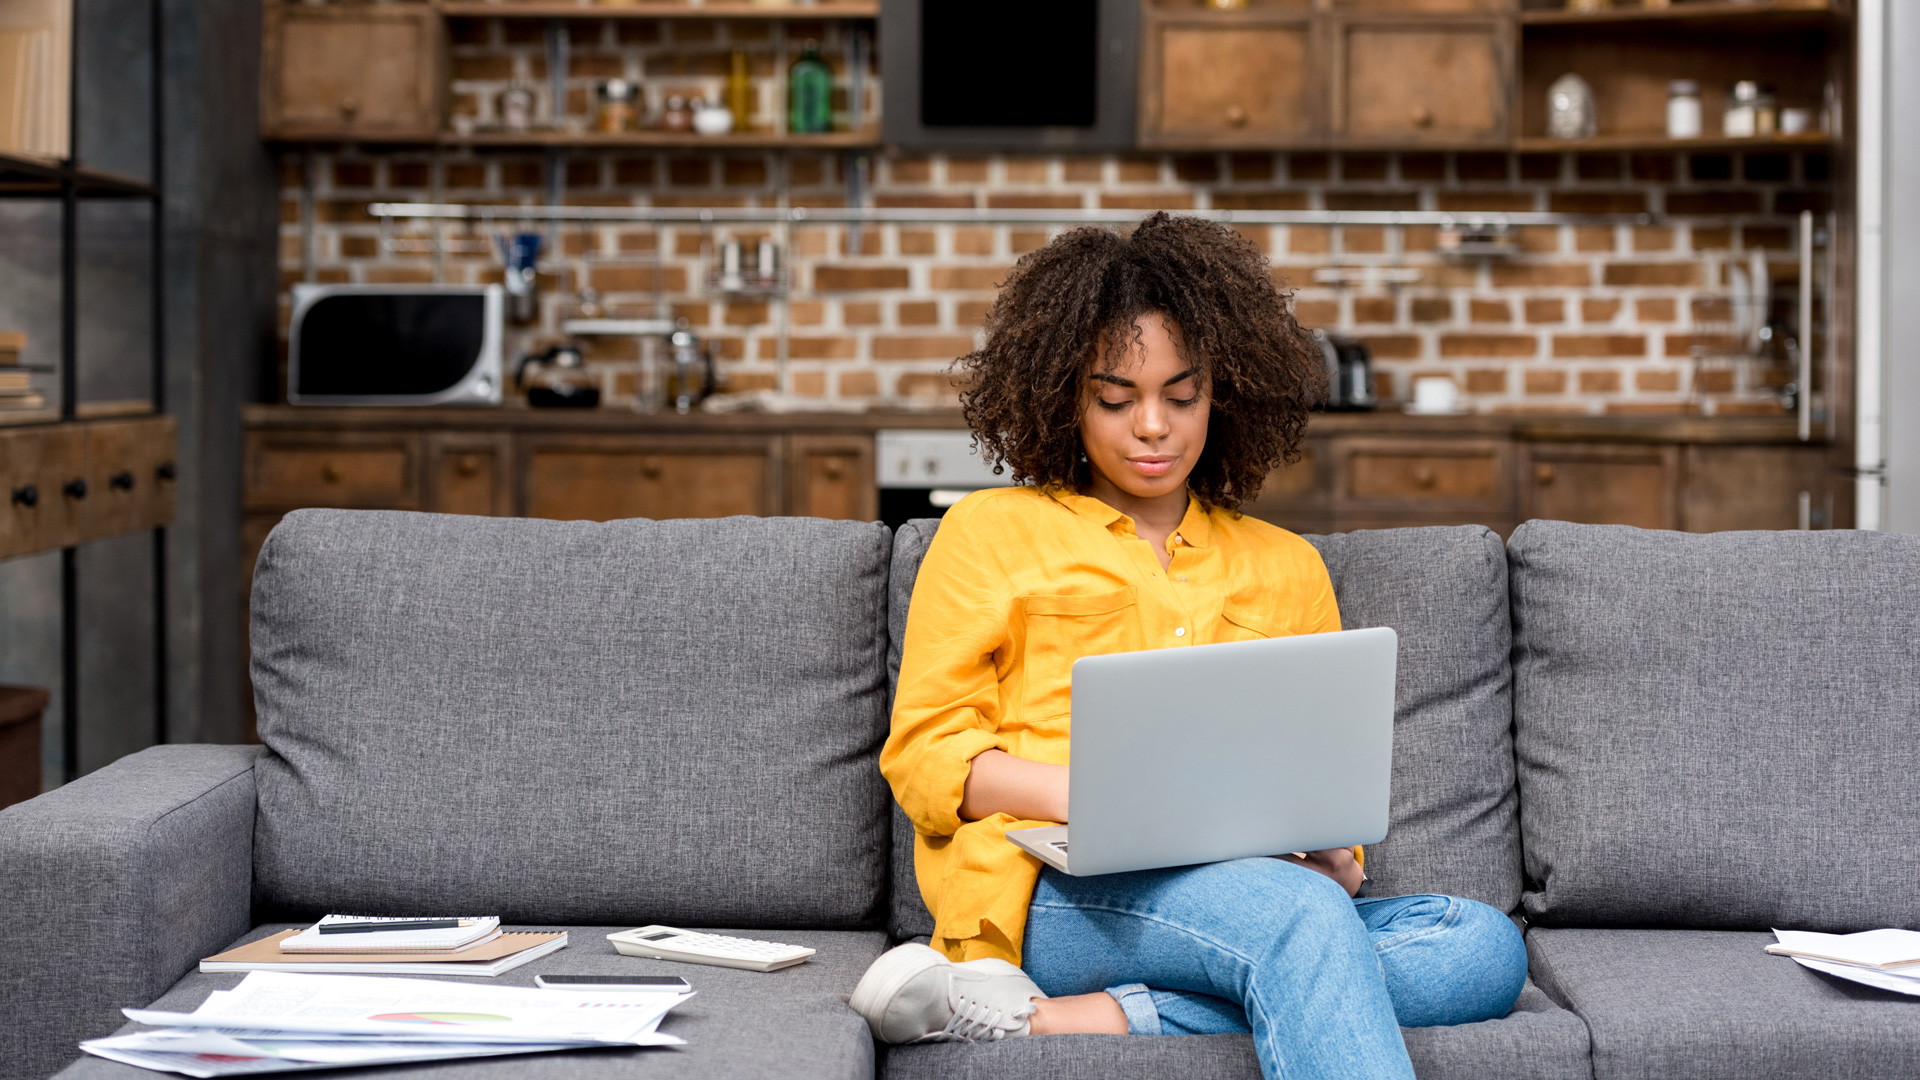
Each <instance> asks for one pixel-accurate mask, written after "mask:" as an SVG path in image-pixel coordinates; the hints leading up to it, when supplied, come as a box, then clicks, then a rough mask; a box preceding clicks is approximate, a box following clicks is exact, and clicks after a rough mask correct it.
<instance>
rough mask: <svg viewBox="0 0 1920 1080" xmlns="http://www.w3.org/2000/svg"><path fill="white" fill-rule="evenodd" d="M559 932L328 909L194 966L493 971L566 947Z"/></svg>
mask: <svg viewBox="0 0 1920 1080" xmlns="http://www.w3.org/2000/svg"><path fill="white" fill-rule="evenodd" d="M566 945H567V935H566V934H565V933H564V932H561V933H551V934H518V933H516V934H508V933H502V932H501V930H500V920H499V919H498V918H496V917H494V916H484V917H469V918H445V919H437V918H431V919H394V918H369V917H364V916H352V915H329V916H327V917H326V918H324V919H321V920H320V921H319V922H317V923H315V924H313V925H312V926H310V927H308V928H306V929H305V930H282V931H280V932H279V933H277V934H273V935H271V936H268V937H264V938H261V939H260V940H258V941H253V942H248V943H247V944H245V945H242V946H240V947H239V948H237V949H229V950H228V951H226V952H223V953H221V954H219V955H218V956H209V957H207V958H206V959H205V960H202V961H200V970H201V971H301V972H335V973H339V974H357V975H480V976H493V975H498V974H500V973H501V972H504V971H512V970H513V969H514V968H517V967H519V966H520V965H522V964H525V963H528V962H529V961H532V960H537V959H539V958H540V957H542V956H545V955H547V954H548V953H550V952H554V951H555V950H558V949H563V948H566Z"/></svg>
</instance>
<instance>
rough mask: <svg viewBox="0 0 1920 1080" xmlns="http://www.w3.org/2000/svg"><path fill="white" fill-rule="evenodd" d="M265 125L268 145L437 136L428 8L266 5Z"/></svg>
mask: <svg viewBox="0 0 1920 1080" xmlns="http://www.w3.org/2000/svg"><path fill="white" fill-rule="evenodd" d="M262 29H263V33H264V35H265V40H264V42H263V47H262V50H261V52H262V56H261V73H260V74H261V81H260V123H261V128H262V131H263V133H264V134H266V135H267V136H268V137H270V138H272V137H280V138H316V137H341V138H351V137H354V136H362V137H381V136H384V137H389V138H394V137H421V138H428V137H432V136H433V135H435V134H437V133H438V132H439V130H440V113H441V107H440V87H441V84H442V78H441V68H442V65H441V62H440V57H441V52H442V44H441V39H442V30H441V22H440V17H439V15H438V14H436V13H435V12H434V11H433V10H432V9H431V8H429V7H427V6H426V5H424V4H420V5H415V4H405V5H400V4H395V5H380V6H354V7H318V6H312V5H296V4H289V3H268V5H267V9H266V20H265V23H264V25H263V27H262Z"/></svg>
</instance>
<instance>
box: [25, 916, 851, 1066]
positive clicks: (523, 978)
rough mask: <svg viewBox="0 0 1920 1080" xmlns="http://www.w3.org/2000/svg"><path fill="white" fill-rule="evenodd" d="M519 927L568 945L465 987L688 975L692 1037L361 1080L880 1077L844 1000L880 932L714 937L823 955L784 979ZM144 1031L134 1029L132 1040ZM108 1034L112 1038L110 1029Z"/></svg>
mask: <svg viewBox="0 0 1920 1080" xmlns="http://www.w3.org/2000/svg"><path fill="white" fill-rule="evenodd" d="M284 929H287V924H278V925H270V926H262V927H259V928H257V929H255V930H254V931H253V932H252V933H249V934H247V935H246V936H244V937H242V938H241V939H239V940H238V941H235V942H234V944H235V945H239V944H241V943H243V942H247V941H253V940H256V939H258V938H262V937H265V936H267V935H268V934H271V933H274V932H276V931H279V930H284ZM508 929H515V930H565V931H567V932H568V937H567V947H566V948H564V949H561V950H560V951H559V952H556V953H551V954H549V955H547V956H543V957H541V958H540V959H538V960H535V961H533V962H532V963H530V964H526V965H524V966H522V967H518V968H515V969H514V970H512V971H509V972H507V973H506V974H505V975H501V976H498V977H497V978H492V979H459V980H456V981H459V982H462V983H465V982H472V983H474V984H476V985H486V986H532V985H533V977H534V976H535V975H541V974H546V975H554V974H568V975H678V976H680V977H682V978H684V979H686V980H687V982H689V983H691V984H692V985H693V989H694V991H695V994H696V995H697V996H695V997H694V998H693V1000H691V1001H688V1002H686V1003H685V1004H683V1005H681V1006H680V1007H679V1008H677V1009H675V1010H674V1011H673V1012H672V1013H671V1014H670V1015H669V1016H668V1017H667V1019H666V1020H664V1021H663V1022H662V1023H661V1025H660V1030H661V1031H664V1032H668V1033H670V1034H673V1035H678V1036H680V1037H681V1038H683V1039H685V1040H687V1045H685V1046H683V1047H677V1048H661V1047H650V1048H645V1049H642V1048H638V1047H635V1048H630V1049H608V1050H569V1051H565V1052H563V1053H553V1054H529V1055H515V1056H511V1057H501V1058H488V1059H480V1060H473V1061H446V1062H438V1063H434V1064H423V1065H405V1066H394V1067H391V1068H368V1069H356V1070H354V1071H353V1072H352V1073H351V1074H350V1075H352V1076H353V1077H354V1078H355V1080H359V1078H362V1077H365V1078H367V1080H374V1078H386V1077H394V1078H399V1077H405V1078H406V1080H422V1078H431V1080H439V1078H441V1077H446V1078H448V1080H453V1078H456V1077H457V1078H458V1080H508V1078H520V1077H530V1078H534V1080H545V1078H553V1080H558V1078H562V1077H564V1078H566V1080H599V1078H600V1077H607V1078H613V1077H619V1078H622V1080H651V1078H659V1080H731V1078H734V1077H742V1076H779V1077H792V1078H794V1080H805V1078H818V1080H870V1078H871V1077H872V1076H873V1069H874V1052H873V1041H872V1038H871V1037H870V1036H869V1035H868V1034H867V1024H866V1021H864V1020H862V1019H860V1017H859V1015H858V1014H856V1013H855V1012H854V1011H853V1010H852V1009H849V1008H848V1007H847V1004H846V997H847V995H848V994H851V993H853V987H854V984H855V983H858V982H859V981H860V976H861V974H862V973H864V972H865V971H866V970H867V965H869V964H871V963H873V961H874V958H875V957H877V956H879V955H880V954H881V953H882V952H884V951H886V948H887V939H886V935H885V934H882V933H880V932H879V931H872V932H868V931H857V930H856V931H832V930H779V931H759V930H716V931H714V932H715V933H721V934H736V935H741V936H746V937H760V938H770V939H771V940H775V941H781V942H786V943H788V944H793V945H805V946H808V947H810V948H814V949H818V950H819V951H818V952H817V953H815V954H814V955H813V957H812V958H811V959H809V960H808V961H807V962H806V963H804V964H800V965H798V966H795V967H790V968H785V969H782V970H780V971H770V972H760V971H740V970H737V969H734V968H719V967H706V966H704V965H697V964H675V963H669V962H667V961H665V960H645V959H641V958H639V957H632V956H621V955H620V954H619V953H617V952H615V951H614V948H613V945H612V943H611V942H609V941H607V935H608V934H610V933H613V932H614V931H616V930H626V929H630V927H628V926H517V927H509V928H508ZM245 977H246V976H244V975H238V974H223V975H202V974H200V973H199V972H194V973H192V974H189V975H188V976H187V977H186V978H184V979H181V980H180V981H179V982H178V983H176V984H175V985H174V987H173V989H171V990H169V991H167V993H166V994H165V995H163V996H162V997H161V998H160V999H159V1000H158V1001H155V1002H154V1003H153V1005H152V1007H153V1008H156V1009H173V1010H178V1011H181V1012H191V1011H192V1010H194V1009H196V1008H199V1006H200V1004H201V1002H204V1001H205V1000H206V999H207V995H208V994H210V993H212V992H213V991H215V990H228V989H231V988H233V987H234V986H236V985H238V984H239V982H240V980H241V979H243V978H245ZM137 1030H141V1025H137V1024H128V1025H126V1026H125V1027H124V1028H122V1029H121V1031H122V1032H128V1031H137ZM102 1034H104V1032H103V1033H102ZM155 1075H156V1074H155V1073H151V1072H148V1071H146V1070H144V1069H137V1068H134V1067H133V1066H131V1065H121V1064H117V1063H115V1062H111V1061H106V1060H103V1059H101V1058H96V1057H91V1056H84V1055H83V1056H81V1060H79V1061H77V1062H75V1063H74V1064H72V1065H69V1066H68V1067H67V1068H66V1069H65V1070H63V1071H62V1072H61V1073H60V1074H59V1076H60V1077H61V1078H62V1080H150V1078H152V1077H153V1076H155Z"/></svg>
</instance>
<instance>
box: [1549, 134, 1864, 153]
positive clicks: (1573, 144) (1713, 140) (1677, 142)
mask: <svg viewBox="0 0 1920 1080" xmlns="http://www.w3.org/2000/svg"><path fill="white" fill-rule="evenodd" d="M1831 143H1832V137H1831V136H1829V135H1828V134H1827V133H1826V132H1824V131H1810V132H1807V133H1806V134H1804V135H1774V136H1770V137H1767V138H1750V139H1738V138H1728V137H1726V136H1718V135H1716V136H1708V137H1703V138H1698V139H1669V138H1667V137H1666V136H1665V135H1661V134H1659V133H1657V132H1646V133H1627V134H1620V135H1595V136H1594V137H1593V138H1591V139H1548V138H1543V137H1538V136H1536V137H1531V138H1522V139H1519V140H1518V141H1517V142H1516V143H1515V145H1514V149H1516V150H1518V151H1520V152H1521V153H1523V154H1532V153H1555V154H1558V153H1566V152H1577V151H1581V150H1592V151H1609V150H1613V151H1623V150H1656V151H1657V150H1803V149H1817V148H1820V147H1824V146H1828V145H1831Z"/></svg>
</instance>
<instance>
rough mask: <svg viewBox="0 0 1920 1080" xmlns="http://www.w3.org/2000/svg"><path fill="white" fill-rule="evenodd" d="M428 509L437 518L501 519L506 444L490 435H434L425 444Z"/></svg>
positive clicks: (505, 502)
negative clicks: (470, 516)
mask: <svg viewBox="0 0 1920 1080" xmlns="http://www.w3.org/2000/svg"><path fill="white" fill-rule="evenodd" d="M426 496H427V499H426V505H427V509H428V510H430V511H432V512H433V513H436V514H472V515H474V516H476V517H504V516H506V515H508V514H510V513H512V512H513V510H512V499H511V496H510V493H509V490H508V486H507V440H506V438H505V437H504V436H493V435H434V436H429V437H428V440H427V491H426Z"/></svg>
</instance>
